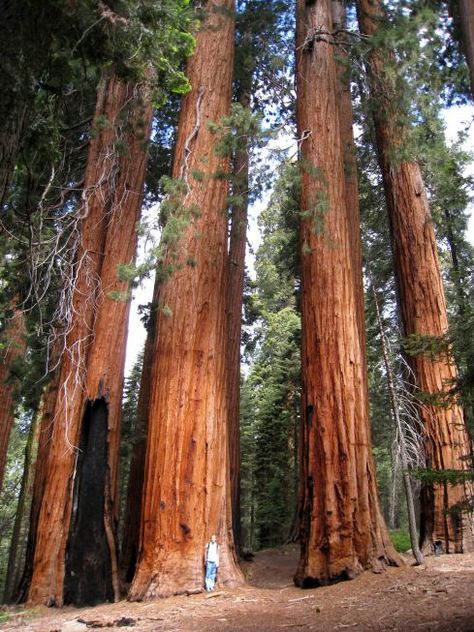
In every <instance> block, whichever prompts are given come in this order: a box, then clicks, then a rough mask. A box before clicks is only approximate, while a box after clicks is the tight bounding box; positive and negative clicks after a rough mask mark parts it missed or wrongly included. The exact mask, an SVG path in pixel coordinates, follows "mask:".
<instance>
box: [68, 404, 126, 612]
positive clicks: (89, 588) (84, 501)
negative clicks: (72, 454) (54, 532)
mask: <svg viewBox="0 0 474 632" xmlns="http://www.w3.org/2000/svg"><path fill="white" fill-rule="evenodd" d="M106 476H107V404H106V402H105V400H104V399H99V400H96V401H94V402H88V403H87V406H86V411H85V414H84V421H83V424H82V436H81V441H80V444H79V450H78V456H77V465H76V475H75V483H74V497H73V513H72V519H71V527H70V531H69V538H68V542H67V546H66V572H65V577H64V603H65V604H69V603H72V604H75V605H76V606H91V605H95V604H97V603H102V602H105V601H113V598H114V592H113V586H112V579H111V578H112V569H111V559H110V551H109V546H108V541H107V534H106V530H105V525H104V504H105V494H104V490H105V483H106Z"/></svg>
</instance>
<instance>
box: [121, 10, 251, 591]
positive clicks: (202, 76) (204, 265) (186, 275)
mask: <svg viewBox="0 0 474 632" xmlns="http://www.w3.org/2000/svg"><path fill="white" fill-rule="evenodd" d="M204 10H205V12H206V18H205V22H204V25H203V27H202V28H201V30H200V32H199V33H198V35H197V46H196V53H195V55H194V56H193V57H192V58H190V60H189V61H188V64H187V75H188V77H189V80H190V82H191V85H192V86H193V89H192V91H191V92H190V93H189V94H188V95H186V97H184V99H183V102H182V107H181V113H180V120H179V125H178V137H177V146H176V155H175V162H174V168H173V175H174V177H177V178H180V179H181V180H182V181H183V182H184V187H185V191H184V192H183V194H182V198H181V200H180V201H181V208H180V209H179V210H178V211H177V212H178V214H179V215H180V216H182V217H186V215H187V214H188V213H189V222H188V224H187V226H186V227H184V228H183V230H182V233H181V236H180V240H179V243H178V245H177V251H176V252H175V253H174V257H173V255H171V254H170V255H169V257H168V258H167V259H166V260H165V265H166V264H169V263H170V262H174V271H173V273H172V274H171V276H170V277H169V278H168V279H167V280H166V281H164V283H163V286H162V288H161V296H160V305H161V309H160V311H159V313H158V318H157V327H158V331H159V336H158V337H157V339H156V341H155V350H154V362H153V370H152V392H151V398H150V415H149V431H148V445H147V456H146V466H145V486H144V498H143V509H142V521H141V525H142V526H141V547H140V557H139V563H138V568H137V573H136V575H135V578H134V580H133V583H132V587H131V590H130V598H131V599H133V600H140V599H150V598H153V597H164V596H169V595H172V594H182V593H188V594H189V593H194V592H200V591H201V590H202V588H203V582H204V575H203V570H204V566H203V561H204V558H203V556H204V547H205V543H206V541H207V540H208V539H209V538H210V536H211V535H212V534H213V533H214V534H216V536H217V539H218V541H219V544H220V547H221V560H220V561H221V564H220V568H219V580H220V581H221V582H222V583H224V584H227V585H232V584H235V583H238V582H240V581H242V577H241V574H240V572H239V570H238V568H237V566H236V563H235V556H234V550H233V540H232V529H231V524H230V511H231V507H230V493H229V492H230V479H229V473H228V468H227V462H228V447H227V393H226V384H227V382H226V379H227V377H226V370H225V364H226V358H227V355H226V348H225V339H226V332H225V328H226V318H225V309H226V305H225V298H226V283H227V280H226V274H225V271H226V265H227V247H226V245H227V244H226V242H227V220H226V195H227V188H228V184H227V182H226V180H225V179H222V177H219V178H216V177H215V174H217V173H222V172H228V171H229V165H228V160H227V159H226V158H221V157H219V156H218V155H217V154H216V153H215V151H214V148H215V144H216V137H215V135H213V134H212V133H211V131H210V130H209V128H208V126H207V125H206V122H208V121H214V122H218V121H220V119H221V118H222V117H223V116H224V115H227V114H228V112H229V108H230V100H231V81H232V67H233V37H234V21H233V16H232V14H233V11H234V2H233V0H218V1H216V2H212V1H209V2H206V3H205V6H204ZM198 172H200V173H199V176H198ZM194 175H196V177H194ZM189 262H192V263H191V265H189ZM186 263H188V265H186Z"/></svg>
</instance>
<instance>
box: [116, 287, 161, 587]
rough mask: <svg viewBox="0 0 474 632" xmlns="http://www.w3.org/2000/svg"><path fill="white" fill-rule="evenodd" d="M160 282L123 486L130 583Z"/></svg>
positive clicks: (124, 567) (124, 571)
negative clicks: (125, 486)
mask: <svg viewBox="0 0 474 632" xmlns="http://www.w3.org/2000/svg"><path fill="white" fill-rule="evenodd" d="M160 286H161V281H160V279H159V277H158V276H157V277H156V279H155V286H154V289H153V305H152V310H153V311H152V313H151V318H150V322H149V324H148V333H147V337H146V341H145V349H144V352H143V368H142V375H141V380H140V391H139V394H138V404H137V431H136V433H135V439H134V443H133V451H132V459H131V462H130V474H129V477H128V486H127V502H126V505H125V515H124V519H123V524H124V531H123V540H122V549H121V554H120V572H121V577H122V579H123V581H124V582H125V583H130V582H131V581H132V579H133V576H134V574H135V569H136V565H137V560H138V547H139V541H140V516H141V512H142V499H143V480H144V476H145V456H146V443H147V435H148V414H149V407H150V393H151V371H152V366H153V354H154V348H155V338H156V335H157V330H156V310H157V309H158V304H159V295H160Z"/></svg>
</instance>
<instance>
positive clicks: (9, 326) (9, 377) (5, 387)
mask: <svg viewBox="0 0 474 632" xmlns="http://www.w3.org/2000/svg"><path fill="white" fill-rule="evenodd" d="M0 342H1V343H2V347H0V491H1V490H2V487H3V475H4V472H5V465H6V461H7V452H8V442H9V440H10V433H11V431H12V427H13V415H14V408H15V401H16V391H17V389H18V386H19V383H18V379H16V378H15V377H14V375H13V373H12V369H14V367H15V363H16V361H17V360H19V359H23V357H24V355H25V352H26V326H25V318H24V316H23V312H22V311H21V310H20V309H19V308H16V307H15V308H14V310H13V316H12V317H11V319H10V320H9V321H8V322H7V323H6V326H5V330H4V331H3V333H2V335H1V340H0Z"/></svg>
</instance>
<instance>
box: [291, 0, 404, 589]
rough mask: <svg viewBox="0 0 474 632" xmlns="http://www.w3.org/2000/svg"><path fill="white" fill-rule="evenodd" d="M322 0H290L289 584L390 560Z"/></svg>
mask: <svg viewBox="0 0 474 632" xmlns="http://www.w3.org/2000/svg"><path fill="white" fill-rule="evenodd" d="M332 30H333V25H332V19H331V2H330V0H320V1H319V2H317V3H311V4H308V3H307V2H306V0H298V2H297V91H298V92H297V94H298V102H297V121H298V129H299V135H300V137H302V138H304V140H302V143H301V161H302V196H301V209H302V219H301V226H300V240H301V252H302V254H301V275H302V279H301V280H302V300H301V308H302V382H303V384H302V417H303V422H302V441H303V463H302V477H303V488H304V504H303V515H302V520H301V559H300V564H299V567H298V570H297V573H296V576H295V581H296V583H297V584H298V585H301V586H309V585H316V584H324V583H327V582H329V581H331V580H337V579H343V578H345V579H348V578H352V577H354V576H355V575H357V574H358V573H359V572H360V571H361V570H362V569H364V568H373V569H379V568H380V567H381V566H383V565H384V564H390V563H398V557H397V555H396V553H395V551H394V550H393V548H392V546H391V544H390V541H389V538H388V534H387V531H386V528H385V525H384V522H383V518H382V516H381V513H380V509H379V504H378V498H377V488H376V482H375V471H374V464H373V460H372V456H371V446H370V432H369V424H368V417H367V389H366V381H365V377H364V375H363V373H364V367H365V363H364V350H363V349H362V345H361V337H360V334H359V326H358V316H357V305H356V301H357V298H356V295H357V291H356V289H355V288H354V272H353V270H352V259H353V254H352V244H351V238H350V229H349V222H348V217H347V212H346V190H345V178H344V152H343V147H342V142H341V129H340V124H339V113H338V103H337V100H336V99H337V96H336V95H337V92H338V90H337V85H336V83H337V77H336V65H335V60H334V48H333V45H332V44H331V43H330V42H329V41H328V36H327V35H326V36H324V35H321V31H323V32H325V33H331V32H332Z"/></svg>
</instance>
